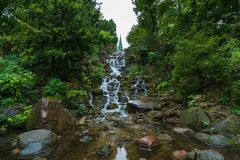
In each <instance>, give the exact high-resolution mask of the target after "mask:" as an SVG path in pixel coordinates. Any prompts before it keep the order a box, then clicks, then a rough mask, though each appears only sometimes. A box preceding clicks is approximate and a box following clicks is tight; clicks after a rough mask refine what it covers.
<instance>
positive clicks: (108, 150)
mask: <svg viewBox="0 0 240 160" xmlns="http://www.w3.org/2000/svg"><path fill="white" fill-rule="evenodd" d="M111 152H112V147H111V146H110V145H109V144H103V145H102V146H101V147H100V148H99V149H98V154H99V155H105V156H106V155H109V154H110V153H111Z"/></svg>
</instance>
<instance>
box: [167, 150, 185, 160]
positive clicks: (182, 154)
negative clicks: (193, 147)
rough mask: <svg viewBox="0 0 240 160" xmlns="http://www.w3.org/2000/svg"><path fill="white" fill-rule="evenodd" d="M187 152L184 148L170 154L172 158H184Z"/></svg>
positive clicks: (179, 159)
mask: <svg viewBox="0 0 240 160" xmlns="http://www.w3.org/2000/svg"><path fill="white" fill-rule="evenodd" d="M187 155H188V153H187V152H186V151H184V150H179V151H174V152H173V153H172V155H171V158H172V159H173V160H185V159H186V158H187Z"/></svg>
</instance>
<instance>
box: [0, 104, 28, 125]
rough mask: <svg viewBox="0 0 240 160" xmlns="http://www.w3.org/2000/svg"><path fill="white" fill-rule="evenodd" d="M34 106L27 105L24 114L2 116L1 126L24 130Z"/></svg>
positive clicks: (0, 116) (0, 117)
mask: <svg viewBox="0 0 240 160" xmlns="http://www.w3.org/2000/svg"><path fill="white" fill-rule="evenodd" d="M31 111H32V106H30V105H27V106H25V107H24V109H23V113H21V114H17V115H14V116H7V115H4V114H0V125H1V126H4V127H8V128H22V127H24V126H25V124H26V121H27V120H28V118H29V117H30V114H31Z"/></svg>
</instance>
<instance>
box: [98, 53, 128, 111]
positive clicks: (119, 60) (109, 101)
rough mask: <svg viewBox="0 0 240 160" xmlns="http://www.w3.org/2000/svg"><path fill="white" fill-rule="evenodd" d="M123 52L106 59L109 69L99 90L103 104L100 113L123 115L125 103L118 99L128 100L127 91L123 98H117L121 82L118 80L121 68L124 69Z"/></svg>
mask: <svg viewBox="0 0 240 160" xmlns="http://www.w3.org/2000/svg"><path fill="white" fill-rule="evenodd" d="M124 55H125V53H124V52H115V53H113V55H111V56H110V57H109V58H108V59H107V63H108V64H109V67H110V73H109V76H107V77H105V78H103V81H102V84H101V87H100V89H101V90H102V91H103V96H104V99H105V103H104V106H103V109H102V113H103V114H106V113H113V112H117V113H120V114H121V115H125V108H126V105H127V102H125V103H124V102H120V99H123V98H125V99H127V101H128V100H129V97H128V93H127V91H124V96H123V97H119V91H120V87H121V82H120V81H119V78H120V77H121V73H122V70H123V68H124V67H125V59H124Z"/></svg>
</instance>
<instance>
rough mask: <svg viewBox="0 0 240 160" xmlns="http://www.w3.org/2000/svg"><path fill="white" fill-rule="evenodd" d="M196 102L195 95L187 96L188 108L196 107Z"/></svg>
mask: <svg viewBox="0 0 240 160" xmlns="http://www.w3.org/2000/svg"><path fill="white" fill-rule="evenodd" d="M196 100H197V96H196V95H190V96H188V102H187V106H188V108H192V107H196Z"/></svg>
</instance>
